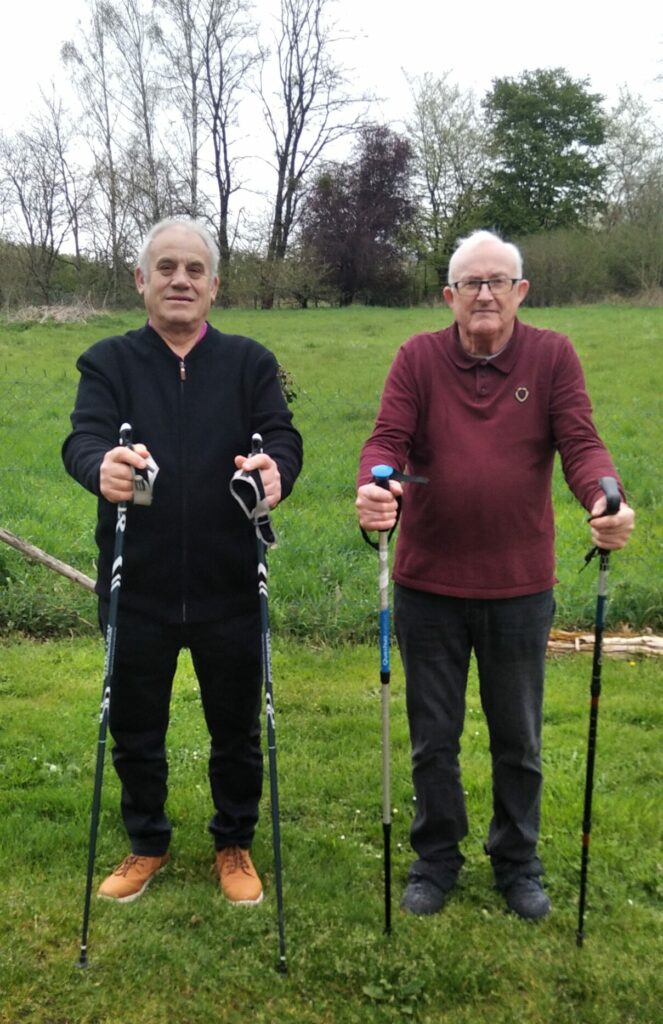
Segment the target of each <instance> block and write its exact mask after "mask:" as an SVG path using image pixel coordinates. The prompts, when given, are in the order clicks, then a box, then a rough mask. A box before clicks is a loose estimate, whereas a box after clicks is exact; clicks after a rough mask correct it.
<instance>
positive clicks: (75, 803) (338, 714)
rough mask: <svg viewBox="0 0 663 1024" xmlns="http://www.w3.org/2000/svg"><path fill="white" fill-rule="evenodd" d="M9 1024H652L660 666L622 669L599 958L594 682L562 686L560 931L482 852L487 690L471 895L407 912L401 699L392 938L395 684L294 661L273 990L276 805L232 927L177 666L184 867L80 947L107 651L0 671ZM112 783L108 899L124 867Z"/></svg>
mask: <svg viewBox="0 0 663 1024" xmlns="http://www.w3.org/2000/svg"><path fill="white" fill-rule="evenodd" d="M0 659H1V660H0V700H1V702H2V717H1V719H0V871H1V877H2V887H1V896H0V993H2V995H1V996H0V1022H2V1024H129V1022H132V1021H136V1022H141V1024H143V1022H145V1024H147V1022H149V1024H207V1022H209V1021H220V1022H223V1024H245V1022H247V1021H251V1022H252V1024H280V1022H282V1021H284V1022H292V1024H383V1022H389V1021H401V1020H416V1021H419V1022H421V1024H424V1022H430V1024H507V1022H508V1024H657V1022H658V1021H659V1020H660V1007H661V1004H662V999H663V991H662V985H661V973H660V962H661V954H662V953H663V948H662V946H663V943H662V941H661V938H662V931H661V924H662V921H661V903H660V897H661V890H662V887H661V848H660V824H661V817H660V792H661V789H660V783H661V731H660V726H661V710H660V700H659V699H658V697H659V693H660V666H659V665H657V664H656V663H655V660H654V659H650V660H646V659H643V660H632V661H626V660H617V659H613V658H606V659H605V660H604V668H603V694H602V698H601V707H600V716H599V729H598V751H597V763H596V778H595V793H594V814H593V828H592V844H591V857H590V867H589V880H588V911H587V915H586V922H585V924H586V929H585V931H586V938H585V945H584V947H583V949H581V950H579V949H577V947H576V942H575V930H576V924H577V893H578V877H579V864H580V846H581V818H582V793H583V786H584V774H585V756H586V742H587V740H586V737H587V722H588V710H589V674H590V659H589V658H588V657H587V656H584V655H574V656H568V657H564V658H559V659H553V660H551V661H550V664H549V671H548V686H547V696H546V703H545V724H544V745H545V771H546V785H545V792H544V805H543V819H542V834H541V851H542V856H543V859H544V862H545V865H546V869H547V875H546V882H547V886H548V890H549V892H550V894H551V897H552V900H553V907H554V909H553V913H552V915H551V917H550V918H549V919H548V920H546V921H545V922H542V923H541V924H539V925H530V924H527V923H525V922H522V921H520V920H517V919H515V918H514V917H513V916H511V915H508V914H506V913H505V911H504V906H503V902H502V899H501V897H500V896H499V894H498V893H497V892H495V891H494V889H493V887H492V883H491V877H490V870H489V865H488V862H487V858H486V857H485V856H484V854H483V852H482V841H483V837H484V834H485V830H486V827H487V823H488V818H489V814H490V806H489V802H490V781H489V779H490V765H489V757H488V754H487V750H486V746H487V735H486V727H485V723H484V721H483V717H482V714H481V712H480V705H479V700H478V695H477V685H476V678H475V675H474V672H473V673H472V676H471V680H470V690H469V697H468V713H467V720H466V729H465V736H464V742H463V753H462V764H463V772H464V784H465V788H466V790H467V801H468V810H469V816H470V828H471V831H470V834H469V836H468V838H467V840H466V842H465V844H464V852H465V854H466V857H467V863H466V866H465V869H464V872H463V875H462V884H461V885H460V886H459V888H458V890H457V892H456V893H455V894H454V896H453V897H452V899H451V901H450V903H449V905H448V906H447V908H445V910H444V912H443V913H442V914H440V915H438V916H436V917H434V918H431V919H416V918H413V917H411V916H406V915H404V914H403V913H402V912H401V911H399V910H398V908H397V906H396V900H397V899H398V897H399V895H400V892H401V891H402V887H403V884H404V880H405V875H406V872H407V868H408V864H409V862H410V851H409V848H408V825H409V822H410V819H411V815H412V794H411V786H410V778H409V744H408V738H407V727H406V720H405V712H404V701H403V681H402V675H401V671H400V667H399V665H398V662H397V659H395V660H396V664H395V665H394V672H393V682H392V700H391V720H392V772H393V778H392V797H393V807H394V816H393V820H394V825H393V835H392V844H393V851H394V868H393V872H394V889H395V893H394V926H393V934H392V935H391V937H389V938H388V937H386V936H385V935H384V934H383V932H382V926H383V893H382V828H381V756H380V685H379V681H378V664H377V654H376V651H375V649H374V648H373V647H372V646H368V647H367V646H357V647H349V646H339V647H337V648H332V647H319V648H318V649H313V648H311V647H304V646H302V645H295V644H283V643H281V642H277V643H276V645H275V651H274V680H275V697H276V709H277V737H278V757H279V777H280V799H281V812H282V814H281V827H282V844H283V861H284V893H285V925H286V941H287V956H288V965H289V974H288V976H287V977H282V976H280V975H279V974H277V972H276V970H275V966H276V963H277V954H278V943H277V928H276V908H275V894H274V884H273V859H272V847H271V828H270V815H269V804H268V795H267V794H268V787H267V785H266V786H265V798H264V800H263V808H262V818H261V823H260V826H259V831H258V836H257V839H256V843H255V846H254V856H255V860H256V863H257V865H258V867H259V869H260V871H261V873H262V875H263V877H264V880H265V884H266V899H265V901H264V902H263V904H262V905H261V906H260V907H258V908H237V907H231V906H229V905H228V904H226V903H225V902H224V901H223V899H222V898H221V897H220V895H219V893H218V892H217V890H216V886H215V882H214V880H213V879H212V877H211V876H210V873H209V870H210V866H211V863H212V849H211V840H210V838H209V836H208V835H207V833H206V822H207V819H208V817H209V816H210V813H211V808H210V801H209V796H208V788H207V781H206V747H207V738H206V733H205V729H204V724H203V720H202V713H201V709H200V702H199V698H198V694H197V687H196V683H195V677H194V675H193V672H192V668H191V664H190V661H189V659H188V658H187V657H184V658H183V659H182V662H181V665H180V668H179V670H178V676H177V679H176V685H175V692H174V697H173V709H172V710H173V714H172V724H171V730H170V740H169V743H170V751H169V752H170V763H171V776H170V784H171V795H170V800H169V811H170V814H171V817H172V819H173V822H174V827H175V831H174V840H173V855H174V856H173V861H172V863H171V866H170V867H169V868H168V869H167V870H166V872H164V873H163V875H161V876H160V877H159V879H158V880H157V881H155V883H154V884H153V886H152V887H151V888H150V889H149V890H148V892H147V893H146V895H145V896H144V898H143V899H141V900H139V901H138V902H137V903H135V904H132V905H128V906H125V907H119V906H115V905H112V904H108V903H104V902H98V901H96V900H95V901H93V905H92V916H91V928H90V963H91V966H90V968H89V970H87V971H81V970H79V969H78V968H77V967H76V966H75V964H76V961H77V959H78V954H79V945H80V926H81V918H82V909H83V895H84V885H85V869H86V859H87V837H88V823H89V808H90V799H91V794H92V775H93V769H94V762H95V757H96V743H97V730H98V722H97V709H98V700H99V696H100V690H101V667H102V650H101V642H100V641H99V640H91V639H78V640H58V641H50V642H48V643H35V642H33V641H27V640H23V641H21V640H15V641H11V642H9V641H8V642H6V643H5V644H4V646H3V647H2V648H0ZM117 801H118V787H117V782H116V779H115V775H114V773H113V771H112V769H111V768H110V765H109V764H108V765H107V770H106V776H105V784H104V793H103V801H102V814H101V825H100V833H99V846H98V855H97V876H98V878H99V877H101V876H102V875H103V874H104V873H105V872H106V871H107V870H108V869H110V868H111V867H112V866H113V865H114V864H115V863H116V862H117V861H118V860H119V859H121V857H122V856H124V853H125V852H126V839H125V837H124V835H123V832H122V828H121V825H120V821H119V815H118V810H117Z"/></svg>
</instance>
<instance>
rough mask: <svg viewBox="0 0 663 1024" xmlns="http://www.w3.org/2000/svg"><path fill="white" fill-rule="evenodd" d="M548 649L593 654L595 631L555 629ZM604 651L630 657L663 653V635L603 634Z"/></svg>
mask: <svg viewBox="0 0 663 1024" xmlns="http://www.w3.org/2000/svg"><path fill="white" fill-rule="evenodd" d="M548 650H549V651H550V652H551V653H553V654H567V653H568V654H577V653H580V654H592V653H593V651H594V634H593V633H568V632H565V631H564V630H561V629H559V630H553V632H552V633H551V634H550V640H549V641H548ZM603 653H604V654H617V655H622V657H629V656H631V655H634V654H645V655H649V656H651V655H657V654H659V655H660V654H663V637H660V636H653V635H652V634H644V635H642V636H633V635H632V634H630V633H620V634H618V635H613V636H606V635H605V634H604V635H603Z"/></svg>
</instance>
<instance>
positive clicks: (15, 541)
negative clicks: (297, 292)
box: [0, 527, 663, 657]
mask: <svg viewBox="0 0 663 1024" xmlns="http://www.w3.org/2000/svg"><path fill="white" fill-rule="evenodd" d="M0 540H3V541H4V542H5V544H9V545H10V547H12V548H16V550H17V551H20V552H21V553H22V554H24V555H26V556H27V557H28V558H31V559H32V560H33V561H35V562H40V563H41V564H42V565H45V566H46V567H47V568H48V569H52V570H53V571H54V572H59V573H60V574H61V575H62V576H66V577H67V579H70V580H73V581H74V583H79V584H80V585H81V586H82V587H85V589H86V590H91V591H94V580H92V579H90V577H89V576H86V575H85V573H82V572H79V571H78V569H74V568H73V567H72V566H71V565H67V563H66V562H61V561H60V559H59V558H54V557H53V555H49V554H47V552H46V551H42V549H41V548H38V547H36V546H35V545H34V544H30V543H28V541H26V540H22V539H21V538H20V537H17V536H16V534H14V533H11V532H10V531H9V530H5V529H3V528H2V527H0ZM548 650H549V651H550V652H551V653H552V654H578V653H579V654H591V653H592V652H593V650H594V634H593V633H591V634H590V633H571V632H567V631H566V630H562V629H557V630H553V632H552V633H551V634H550V640H549V641H548ZM603 652H604V653H605V654H614V655H621V656H622V657H631V656H633V655H635V654H641V655H647V656H649V657H651V656H653V655H663V637H660V636H653V635H652V634H644V635H642V636H633V635H632V634H630V633H620V634H619V635H613V636H605V635H604V637H603Z"/></svg>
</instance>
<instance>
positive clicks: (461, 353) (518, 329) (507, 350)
mask: <svg viewBox="0 0 663 1024" xmlns="http://www.w3.org/2000/svg"><path fill="white" fill-rule="evenodd" d="M521 333H522V325H521V323H520V321H519V320H518V318H517V317H516V320H515V323H514V327H513V333H512V335H511V337H510V338H509V340H508V341H507V343H506V345H505V346H504V348H503V349H502V351H501V352H499V353H498V354H497V355H496V356H495V357H494V358H493V359H489V360H488V361H487V362H488V365H490V366H494V367H495V369H496V370H499V371H500V373H503V374H505V375H506V374H507V373H510V372H511V370H512V369H513V367H514V366H515V363H516V359H517V358H518V349H519V348H520V336H521ZM450 355H451V359H452V361H453V362H454V363H455V365H456V366H457V367H458V368H459V369H460V370H471V369H473V368H474V367H475V366H481V365H482V360H481V358H480V357H479V358H477V357H476V356H471V355H470V354H469V353H468V352H466V351H465V349H464V348H463V345H462V343H461V340H460V332H459V330H458V324H457V323H454V325H453V344H452V346H451V351H450Z"/></svg>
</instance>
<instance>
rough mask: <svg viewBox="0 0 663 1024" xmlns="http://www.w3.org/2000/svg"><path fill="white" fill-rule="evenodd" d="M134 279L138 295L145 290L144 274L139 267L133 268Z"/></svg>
mask: <svg viewBox="0 0 663 1024" xmlns="http://www.w3.org/2000/svg"><path fill="white" fill-rule="evenodd" d="M134 281H135V282H136V290H137V291H138V294H139V295H142V294H143V292H144V291H145V276H144V274H143V271H142V270H141V268H140V267H136V269H135V270H134Z"/></svg>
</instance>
